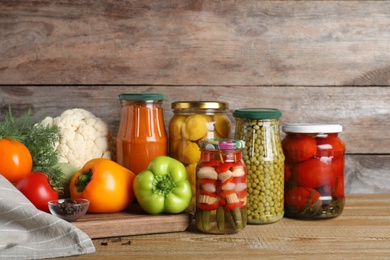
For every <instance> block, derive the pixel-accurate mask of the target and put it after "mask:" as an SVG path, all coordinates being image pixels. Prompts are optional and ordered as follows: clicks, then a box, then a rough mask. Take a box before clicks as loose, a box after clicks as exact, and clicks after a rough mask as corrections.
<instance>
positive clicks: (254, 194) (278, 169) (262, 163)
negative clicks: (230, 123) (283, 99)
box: [233, 108, 284, 224]
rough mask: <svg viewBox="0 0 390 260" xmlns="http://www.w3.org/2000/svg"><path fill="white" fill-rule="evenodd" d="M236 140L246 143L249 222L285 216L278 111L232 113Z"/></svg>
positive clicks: (244, 156) (282, 161)
mask: <svg viewBox="0 0 390 260" xmlns="http://www.w3.org/2000/svg"><path fill="white" fill-rule="evenodd" d="M233 116H234V117H235V118H236V132H235V138H236V139H241V140H244V141H245V148H244V149H243V152H242V153H243V159H244V162H245V164H246V166H247V168H248V180H247V184H248V188H247V192H248V198H247V204H248V206H247V207H248V223H250V224H268V223H274V222H277V221H278V220H280V219H281V218H283V215H284V204H283V202H284V194H283V193H284V170H283V169H284V154H283V151H282V146H281V141H280V133H279V118H280V117H281V116H282V113H281V112H280V111H279V110H277V109H268V108H243V109H237V110H235V111H234V112H233Z"/></svg>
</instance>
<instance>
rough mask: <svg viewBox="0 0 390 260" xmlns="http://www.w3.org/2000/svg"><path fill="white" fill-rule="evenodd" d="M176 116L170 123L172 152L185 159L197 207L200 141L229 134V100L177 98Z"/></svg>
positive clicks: (191, 205)
mask: <svg viewBox="0 0 390 260" xmlns="http://www.w3.org/2000/svg"><path fill="white" fill-rule="evenodd" d="M171 107H172V109H173V117H172V118H171V120H170V123H169V156H171V157H172V158H175V159H177V160H179V161H180V162H182V163H183V164H184V166H185V167H186V169H187V172H188V177H189V180H190V183H191V188H192V194H193V198H192V202H191V204H190V206H189V208H188V211H189V212H193V211H194V209H195V208H194V206H195V180H196V177H195V176H196V165H197V163H198V162H199V160H200V155H201V151H200V149H199V146H198V144H199V141H201V140H203V139H205V138H229V137H230V134H231V122H230V119H229V117H228V115H227V109H228V108H229V104H228V103H225V102H216V101H177V102H173V103H172V106H171Z"/></svg>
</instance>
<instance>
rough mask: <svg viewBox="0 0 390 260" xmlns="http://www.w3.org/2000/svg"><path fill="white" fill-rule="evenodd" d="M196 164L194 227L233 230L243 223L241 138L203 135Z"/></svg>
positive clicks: (244, 172)
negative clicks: (214, 137)
mask: <svg viewBox="0 0 390 260" xmlns="http://www.w3.org/2000/svg"><path fill="white" fill-rule="evenodd" d="M199 145H200V149H201V158H200V161H199V163H198V165H197V168H196V211H195V220H196V227H197V228H198V229H199V230H200V231H203V232H205V233H213V234H231V233H237V232H238V231H240V230H242V229H243V228H244V227H245V226H246V176H247V175H246V173H247V172H246V166H245V164H244V162H243V160H242V148H243V147H244V142H243V141H241V140H233V139H206V140H203V141H201V142H200V144H199Z"/></svg>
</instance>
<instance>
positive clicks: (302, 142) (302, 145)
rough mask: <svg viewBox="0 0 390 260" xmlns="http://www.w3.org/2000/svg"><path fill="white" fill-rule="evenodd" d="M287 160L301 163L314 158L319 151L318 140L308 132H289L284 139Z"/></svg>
mask: <svg viewBox="0 0 390 260" xmlns="http://www.w3.org/2000/svg"><path fill="white" fill-rule="evenodd" d="M282 147H283V152H284V155H285V156H286V162H293V163H299V162H303V161H306V160H309V159H310V158H313V157H314V156H315V154H316V152H317V143H316V140H315V139H314V138H313V137H311V136H308V135H306V134H288V135H287V136H286V137H285V138H284V139H283V140H282Z"/></svg>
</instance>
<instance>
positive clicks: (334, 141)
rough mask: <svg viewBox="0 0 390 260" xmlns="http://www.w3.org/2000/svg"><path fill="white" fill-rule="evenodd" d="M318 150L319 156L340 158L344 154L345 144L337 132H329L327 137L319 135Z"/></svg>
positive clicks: (317, 139)
mask: <svg viewBox="0 0 390 260" xmlns="http://www.w3.org/2000/svg"><path fill="white" fill-rule="evenodd" d="M316 141H317V147H318V151H317V154H316V156H317V157H332V158H333V159H337V158H340V157H342V156H343V155H344V150H345V144H344V143H343V141H341V140H340V139H339V138H338V136H337V134H328V136H327V137H317V138H316Z"/></svg>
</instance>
